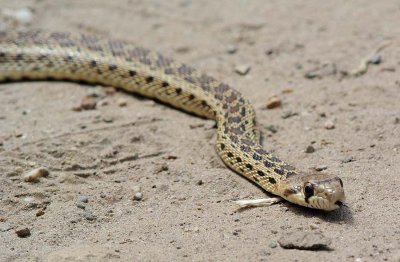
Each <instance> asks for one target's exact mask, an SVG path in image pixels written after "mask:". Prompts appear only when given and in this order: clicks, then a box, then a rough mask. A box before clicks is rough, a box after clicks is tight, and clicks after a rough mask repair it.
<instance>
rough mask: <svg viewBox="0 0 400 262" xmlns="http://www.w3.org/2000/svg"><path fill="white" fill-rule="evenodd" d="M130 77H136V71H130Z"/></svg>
mask: <svg viewBox="0 0 400 262" xmlns="http://www.w3.org/2000/svg"><path fill="white" fill-rule="evenodd" d="M128 73H129V76H135V75H136V71H134V70H129V72H128Z"/></svg>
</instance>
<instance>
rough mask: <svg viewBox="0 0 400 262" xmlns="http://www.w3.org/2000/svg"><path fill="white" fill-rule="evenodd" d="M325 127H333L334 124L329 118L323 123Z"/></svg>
mask: <svg viewBox="0 0 400 262" xmlns="http://www.w3.org/2000/svg"><path fill="white" fill-rule="evenodd" d="M324 127H325V129H334V128H335V124H334V123H333V121H331V120H327V121H326V122H325V124H324Z"/></svg>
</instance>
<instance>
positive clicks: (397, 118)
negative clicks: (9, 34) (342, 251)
mask: <svg viewBox="0 0 400 262" xmlns="http://www.w3.org/2000/svg"><path fill="white" fill-rule="evenodd" d="M394 124H395V125H397V124H400V117H396V118H395V119H394ZM0 144H1V142H0Z"/></svg>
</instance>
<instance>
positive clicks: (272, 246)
mask: <svg viewBox="0 0 400 262" xmlns="http://www.w3.org/2000/svg"><path fill="white" fill-rule="evenodd" d="M268 246H269V247H270V248H276V247H277V246H278V244H277V243H276V242H275V241H273V240H271V241H269V243H268Z"/></svg>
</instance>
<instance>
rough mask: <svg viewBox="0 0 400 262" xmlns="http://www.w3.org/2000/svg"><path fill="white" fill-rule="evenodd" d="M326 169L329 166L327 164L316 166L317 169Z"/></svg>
mask: <svg viewBox="0 0 400 262" xmlns="http://www.w3.org/2000/svg"><path fill="white" fill-rule="evenodd" d="M326 169H328V166H326V165H321V166H317V167H315V171H323V170H326Z"/></svg>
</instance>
